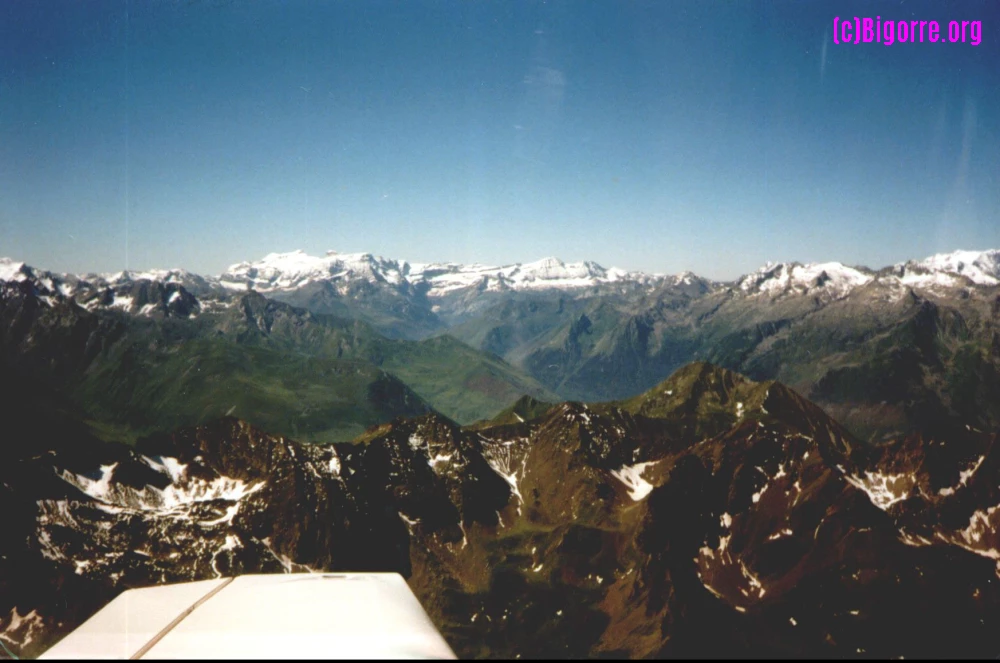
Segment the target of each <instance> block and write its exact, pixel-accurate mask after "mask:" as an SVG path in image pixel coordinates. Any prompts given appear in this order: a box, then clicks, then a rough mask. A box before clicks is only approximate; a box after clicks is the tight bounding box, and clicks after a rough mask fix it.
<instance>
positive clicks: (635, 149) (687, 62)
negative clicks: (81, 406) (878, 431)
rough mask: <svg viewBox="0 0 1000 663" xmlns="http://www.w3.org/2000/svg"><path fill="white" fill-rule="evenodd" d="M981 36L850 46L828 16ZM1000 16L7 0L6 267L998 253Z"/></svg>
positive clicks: (873, 259) (873, 10) (869, 259)
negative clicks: (965, 29) (361, 258)
mask: <svg viewBox="0 0 1000 663" xmlns="http://www.w3.org/2000/svg"><path fill="white" fill-rule="evenodd" d="M872 14H878V15H881V16H882V18H883V19H885V18H892V19H895V20H899V19H905V20H911V19H914V20H930V19H937V20H942V21H947V20H951V19H958V20H981V21H982V22H983V29H982V43H981V44H980V45H979V46H977V47H973V46H971V45H969V44H964V45H963V44H928V43H924V44H905V45H894V46H890V47H885V46H881V45H875V44H870V45H865V44H862V45H858V46H843V45H840V46H838V45H835V44H833V43H832V42H831V33H832V25H833V18H834V16H841V17H845V16H848V17H850V16H854V15H860V16H865V15H872ZM998 63H1000V5H998V4H997V3H996V2H993V1H991V0H983V1H981V2H980V1H973V0H967V1H963V2H940V1H939V2H911V1H908V0H906V1H903V2H899V1H898V0H893V1H891V2H874V1H871V2H851V1H847V0H845V1H843V2H833V1H829V2H828V1H825V0H824V1H822V2H820V1H816V2H799V1H792V2H745V1H743V0H720V1H719V2H703V1H700V0H699V1H695V0H684V1H669V0H667V1H662V2H628V1H622V2H610V1H608V2H585V1H583V0H572V1H566V2H526V1H523V0H503V1H496V2H480V1H475V2H474V1H471V0H465V1H462V2H447V1H436V2H421V1H419V0H412V1H410V2H405V3H404V2H383V1H378V0H363V1H359V2H347V1H335V0H330V1H324V2H320V1H319V0H310V1H304V0H303V1H293V0H289V1H287V2H276V1H270V0H255V1H254V2H232V1H227V0H149V1H143V2H140V1H138V0H132V1H131V2H126V1H125V0H114V1H110V0H105V1H102V0H89V1H88V2H76V1H75V0H62V1H54V0H53V1H46V2H37V1H31V0H18V2H5V3H2V5H0V255H8V256H11V257H15V258H17V259H21V260H25V261H27V262H28V263H30V264H34V265H37V266H39V267H44V268H48V269H54V270H59V271H112V270H117V269H121V268H124V267H126V266H127V267H130V268H133V269H142V268H149V267H175V266H176V267H185V268H188V269H191V270H194V271H199V272H203V273H217V272H219V271H221V270H223V269H224V268H225V267H226V266H228V265H229V264H231V263H234V262H238V261H241V260H245V259H255V258H258V257H261V256H263V255H264V254H266V253H269V252H272V251H287V250H293V249H299V248H301V249H304V250H306V251H308V252H310V253H316V254H321V253H322V252H323V251H325V250H327V249H336V250H338V251H341V252H348V251H352V252H353V251H371V252H373V253H376V254H380V255H384V256H386V257H393V258H403V259H408V260H411V261H436V260H452V261H459V262H473V261H479V262H490V263H509V262H515V261H528V260H534V259H537V258H540V257H543V256H548V255H557V256H559V257H562V258H563V259H565V260H580V259H591V260H596V261H598V262H600V263H602V264H604V265H607V266H610V265H615V266H619V267H624V268H630V269H642V270H647V271H658V272H677V271H680V270H683V269H691V270H693V271H695V272H698V273H700V274H703V275H706V276H710V277H715V278H731V277H734V276H736V275H738V274H740V273H743V272H747V271H750V270H753V269H755V268H757V267H758V266H760V265H761V264H762V263H764V262H765V261H767V260H801V261H825V260H839V261H842V262H846V263H849V264H867V265H869V266H872V267H877V266H883V265H885V264H890V263H893V262H896V261H899V260H903V259H906V258H910V257H923V256H925V255H929V254H931V253H935V252H940V251H950V250H953V249H958V248H968V249H975V248H995V247H1000V110H998V109H1000V66H998Z"/></svg>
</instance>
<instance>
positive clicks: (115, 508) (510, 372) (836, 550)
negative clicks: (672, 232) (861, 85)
mask: <svg viewBox="0 0 1000 663" xmlns="http://www.w3.org/2000/svg"><path fill="white" fill-rule="evenodd" d="M0 371H2V373H0V374H2V376H3V378H4V379H3V380H0V419H2V420H3V421H4V427H3V431H4V442H5V444H4V445H2V447H0V510H2V511H3V513H4V514H5V518H4V522H5V531H4V536H3V537H0V641H2V642H3V644H4V646H5V647H7V648H8V649H10V650H11V651H12V652H14V653H16V654H17V655H19V656H29V657H30V656H33V655H35V654H37V653H39V652H41V651H44V649H45V648H46V647H48V646H49V645H50V644H51V643H53V642H55V641H56V640H58V638H60V637H61V636H62V634H65V633H67V632H68V631H69V630H71V629H72V628H74V627H75V626H76V625H78V624H80V623H81V622H82V621H83V620H85V619H86V618H87V617H88V616H89V615H90V614H92V613H93V612H94V611H96V610H97V609H99V608H100V607H101V606H102V605H103V604H104V603H106V602H107V601H109V600H111V599H112V598H113V597H114V596H115V595H117V594H118V593H119V592H120V591H122V590H124V589H126V588H130V587H138V586H147V585H152V584H160V583H167V582H178V581H185V580H197V579H204V578H211V577H218V576H223V575H232V574H239V573H257V572H311V571H313V572H315V571H337V570H351V571H365V570H372V571H398V572H399V573H401V574H403V575H404V576H405V577H406V578H407V580H408V582H409V584H410V586H411V587H412V588H413V590H414V591H415V592H416V594H417V596H418V597H419V598H420V600H421V602H422V604H423V605H424V607H425V609H426V610H427V611H428V613H429V614H430V616H431V617H432V619H433V620H434V622H435V624H436V625H437V626H438V628H439V629H440V630H441V631H442V633H443V634H444V635H445V637H446V638H447V639H448V641H449V643H450V644H451V645H452V647H453V648H454V649H455V651H456V652H457V653H459V655H461V656H463V657H508V658H513V657H536V656H537V657H540V656H549V657H552V656H555V657H584V656H586V657H622V656H627V657H660V656H700V657H701V656H741V657H744V656H745V657H757V656H782V657H785V656H809V657H843V656H861V655H863V656H876V657H893V658H894V657H914V656H930V655H941V656H951V657H954V656H970V657H986V656H995V655H996V653H997V649H998V645H997V642H996V637H995V635H994V634H995V632H996V628H997V626H998V625H1000V624H998V617H997V616H998V615H1000V583H997V582H994V580H996V579H997V578H998V577H1000V566H998V560H1000V515H998V509H1000V507H998V505H1000V488H998V485H1000V481H998V477H1000V456H998V455H997V452H996V451H995V446H996V442H997V431H998V430H1000V427H998V425H997V424H998V421H1000V398H998V395H1000V252H997V251H989V252H983V253H965V252H959V253H955V254H948V255H941V256H934V257H932V258H928V259H926V260H920V261H910V262H907V263H903V264H900V265H895V266H892V267H886V268H883V269H879V270H871V269H867V268H862V267H848V266H844V265H841V264H839V263H826V264H818V265H803V264H798V263H782V264H776V265H768V266H766V267H764V268H762V269H760V270H758V271H757V272H755V273H753V274H749V275H746V276H744V277H741V278H740V279H737V280H736V281H733V282H729V283H720V282H715V281H710V280H708V279H703V278H699V277H698V276H696V275H694V274H690V273H685V274H681V275H677V276H659V275H647V274H640V273H632V272H625V271H623V270H617V269H604V268H602V267H600V266H598V265H596V264H594V263H577V264H565V263H562V262H560V261H557V260H554V259H548V260H543V261H539V262H536V263H529V264H525V265H514V266H509V267H498V268H491V267H483V266H461V265H411V264H408V263H405V262H400V261H387V260H383V259H381V258H375V257H372V256H370V255H351V256H340V255H336V254H331V255H327V256H326V257H323V258H312V257H309V256H306V255H304V254H301V253H294V254H283V255H272V256H268V257H267V258H265V259H264V260H263V261H260V262H258V263H243V264H240V265H236V266H234V267H232V268H231V269H230V270H228V271H227V272H226V273H225V274H223V275H220V276H214V277H207V276H199V275H195V274H192V273H189V272H185V271H182V270H166V271H155V272H144V273H118V274H108V275H66V274H54V273H51V272H47V271H44V270H40V269H36V268H33V267H30V266H27V265H24V264H22V263H18V262H15V261H12V260H8V259H3V260H0Z"/></svg>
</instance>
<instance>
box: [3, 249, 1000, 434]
mask: <svg viewBox="0 0 1000 663" xmlns="http://www.w3.org/2000/svg"><path fill="white" fill-rule="evenodd" d="M0 279H7V282H10V281H15V282H22V283H25V282H27V283H30V284H33V287H34V288H35V290H36V294H37V295H38V299H39V301H40V302H42V303H43V304H45V303H48V304H50V305H51V304H53V303H54V302H55V301H56V300H57V299H58V298H59V297H63V298H69V299H70V300H71V301H73V302H75V303H76V304H77V305H79V306H81V307H83V308H85V309H87V310H88V311H98V310H119V311H122V312H124V313H127V314H129V315H132V316H138V317H146V318H155V319H175V318H176V319H187V320H196V319H198V318H199V317H200V316H203V315H206V314H211V315H214V314H216V313H220V312H223V311H226V310H228V309H229V308H230V307H232V306H234V305H236V304H237V303H238V302H239V301H240V299H241V298H242V297H243V296H244V295H246V294H247V292H248V291H253V292H257V293H262V294H264V295H265V296H267V297H268V298H269V299H272V300H276V301H281V302H284V303H287V304H290V305H292V306H296V307H299V308H301V309H305V310H307V311H310V312H312V313H314V314H319V315H332V316H335V317H337V318H339V319H345V320H360V321H362V322H364V323H367V324H369V325H371V326H372V327H373V328H374V330H376V331H377V332H378V333H380V334H382V335H384V336H387V337H388V338H390V339H405V340H418V341H419V340H426V339H429V338H431V337H434V338H441V339H443V338H445V337H448V336H450V337H454V338H456V339H458V340H459V341H461V342H462V343H464V344H465V345H468V346H470V347H471V348H474V349H475V350H479V351H482V352H485V353H491V354H493V355H496V356H498V357H500V358H502V359H503V360H504V361H505V362H507V363H508V364H510V365H511V366H513V367H514V368H516V369H519V370H520V371H523V372H524V373H525V374H526V376H528V377H530V378H532V379H533V380H534V381H537V383H539V384H540V386H541V387H544V388H545V389H546V390H547V391H548V392H549V394H550V397H548V398H545V397H543V400H551V395H552V394H554V395H556V396H558V397H559V398H562V399H571V400H581V401H589V402H593V401H602V400H617V399H623V398H628V397H631V396H634V395H635V394H638V393H641V392H643V391H645V390H647V389H649V388H650V387H651V386H653V385H655V384H657V383H658V382H660V381H662V380H663V379H664V377H665V376H667V375H669V374H671V373H672V372H673V371H674V370H676V369H677V368H679V367H680V366H682V365H684V364H686V363H688V362H691V361H698V360H705V361H710V362H713V363H715V364H718V365H720V366H723V367H726V368H728V369H731V370H736V371H740V372H742V373H745V374H747V375H749V376H750V377H752V378H753V379H758V380H770V379H780V380H782V381H784V382H786V383H787V384H790V385H792V386H793V387H795V388H796V389H798V390H800V391H801V392H802V393H804V394H806V395H807V396H808V397H809V398H811V399H812V400H814V401H815V402H817V403H819V404H820V405H821V406H823V407H824V408H826V409H827V411H828V412H830V413H831V414H833V415H834V416H835V417H836V418H837V419H838V420H840V421H842V422H843V423H844V424H845V425H847V426H848V427H849V428H850V429H851V430H852V431H853V432H855V434H858V435H861V436H862V437H865V438H870V437H881V436H884V435H889V436H893V435H899V434H904V433H907V432H917V431H922V430H926V427H927V426H939V425H944V424H943V423H942V422H947V424H946V425H947V426H954V425H959V426H962V425H970V426H975V427H978V428H991V427H992V426H993V425H994V424H995V423H1000V405H997V403H1000V398H997V394H1000V303H998V301H1000V299H998V298H1000V250H988V251H978V252H977V251H955V252H952V253H945V254H938V255H934V256H930V257H928V258H923V259H917V260H909V261H905V262H900V263H897V264H895V265H891V266H887V267H883V268H880V269H870V268H867V267H852V266H847V265H844V264H842V263H839V262H826V263H808V264H803V263H798V262H785V263H777V264H768V265H765V266H764V267H762V268H760V269H758V270H756V271H755V272H753V273H751V274H747V275H745V276H743V277H740V278H739V279H737V280H735V281H731V282H725V283H723V282H717V281H711V280H708V279H703V278H701V277H698V276H697V275H694V274H691V273H682V274H679V275H675V276H664V275H650V274H644V273H640V272H627V271H624V270H620V269H614V268H612V269H606V268H604V267H602V266H600V265H598V264H596V263H593V262H579V263H565V262H562V261H560V260H557V259H555V258H549V259H544V260H540V261H536V262H533V263H525V264H515V265H510V266H504V267H488V266H482V265H461V264H456V263H441V264H422V263H408V262H406V261H398V260H387V259H384V258H379V257H376V256H373V255H371V254H365V253H360V254H346V255H340V254H336V253H333V252H331V253H329V254H328V255H326V256H324V257H315V256H309V255H307V254H305V253H303V252H301V251H298V252H292V253H284V254H271V255H269V256H266V257H265V258H264V259H262V260H259V261H256V262H245V263H239V264H237V265H234V266H232V267H231V268H230V269H229V270H227V271H226V272H225V273H223V274H222V275H220V276H213V277H203V276H199V275H196V274H192V273H190V272H186V271H184V270H160V271H149V272H119V273H115V274H107V275H83V276H76V275H58V274H53V273H51V272H45V271H42V270H38V269H34V268H32V267H29V266H27V265H24V264H23V263H19V262H15V261H12V260H10V259H0ZM441 342H443V341H441ZM442 368H443V367H442ZM424 377H428V376H426V375H425V376H424ZM404 381H405V380H404ZM518 381H519V380H514V382H518ZM476 384H478V383H476ZM488 390H489V389H487V391H488ZM418 391H420V390H418ZM421 393H422V395H423V394H425V393H428V392H421ZM504 393H505V394H508V395H510V396H511V398H510V400H509V401H508V402H507V403H505V404H503V406H507V405H509V404H510V403H513V402H514V400H516V398H517V396H519V395H520V394H509V391H506V390H505V391H504ZM532 395H535V396H541V393H540V392H539V391H537V390H536V391H534V392H533V394H532ZM458 396H459V394H453V397H452V398H451V399H450V401H451V403H453V404H454V403H455V402H456V400H455V398H458ZM494 402H495V401H494ZM500 409H501V408H500V407H497V410H496V411H499V410H500Z"/></svg>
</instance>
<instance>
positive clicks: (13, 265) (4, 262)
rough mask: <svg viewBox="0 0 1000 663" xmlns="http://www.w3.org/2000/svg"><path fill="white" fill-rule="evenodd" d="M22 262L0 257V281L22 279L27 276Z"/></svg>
mask: <svg viewBox="0 0 1000 663" xmlns="http://www.w3.org/2000/svg"><path fill="white" fill-rule="evenodd" d="M26 270H27V267H26V266H25V264H24V263H23V262H17V261H15V260H12V259H11V258H0V281H23V280H24V279H26V278H27V277H28V274H27V273H26Z"/></svg>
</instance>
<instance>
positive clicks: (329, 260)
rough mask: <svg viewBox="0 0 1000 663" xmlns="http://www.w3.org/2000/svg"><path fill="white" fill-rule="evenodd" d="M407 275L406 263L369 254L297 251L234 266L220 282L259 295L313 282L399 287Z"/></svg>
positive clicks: (223, 275)
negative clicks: (364, 282) (354, 279)
mask: <svg viewBox="0 0 1000 663" xmlns="http://www.w3.org/2000/svg"><path fill="white" fill-rule="evenodd" d="M408 271H409V265H408V264H407V263H406V262H398V261H395V260H386V259H384V258H382V257H377V256H373V255H372V254H370V253H348V254H340V253H337V252H336V251H327V252H326V255H325V256H323V257H318V256H311V255H309V254H308V253H306V252H304V251H301V250H298V251H291V252H288V253H269V254H268V255H266V256H264V257H263V258H261V259H260V260H257V261H255V262H241V263H238V264H236V265H232V266H231V267H230V268H229V269H227V270H226V271H225V272H224V273H223V274H222V275H221V276H220V277H219V279H220V281H221V282H222V285H224V286H226V287H228V288H233V289H240V290H242V289H244V288H245V287H246V286H247V285H250V286H253V288H255V289H256V290H258V291H260V292H271V291H275V290H294V289H296V288H301V287H303V286H305V285H308V284H309V283H312V282H314V281H320V280H336V279H341V278H349V277H352V276H353V277H362V278H365V279H367V280H370V281H384V282H386V283H390V284H399V283H402V282H403V280H404V279H405V275H406V274H407V272H408Z"/></svg>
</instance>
